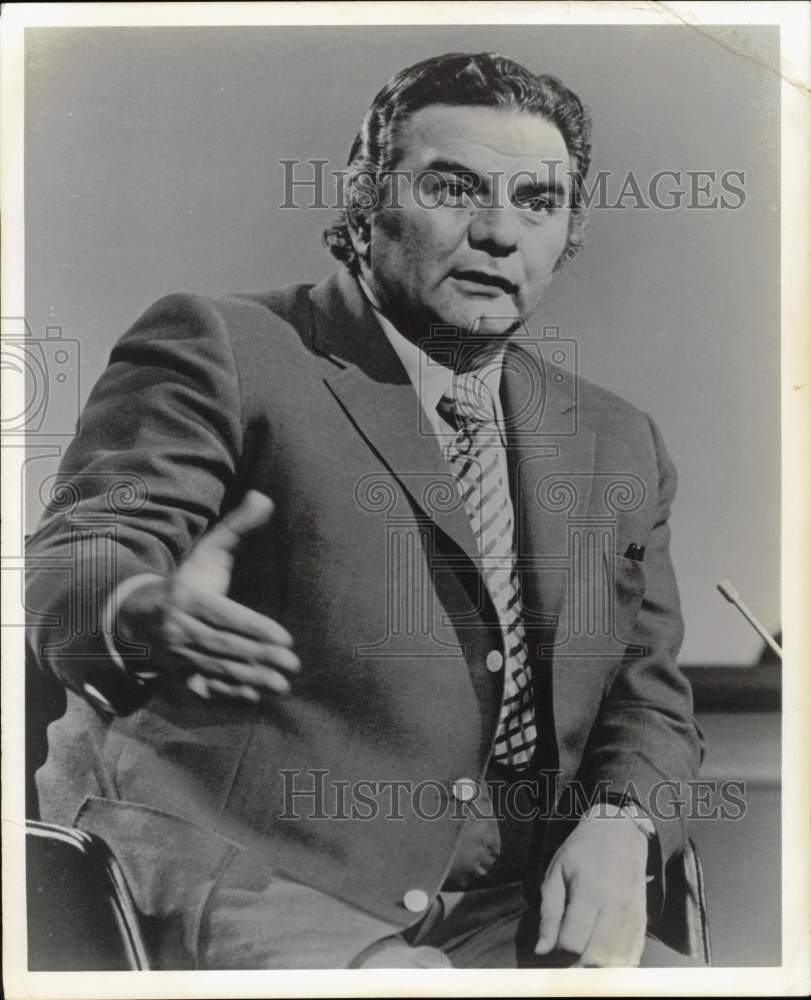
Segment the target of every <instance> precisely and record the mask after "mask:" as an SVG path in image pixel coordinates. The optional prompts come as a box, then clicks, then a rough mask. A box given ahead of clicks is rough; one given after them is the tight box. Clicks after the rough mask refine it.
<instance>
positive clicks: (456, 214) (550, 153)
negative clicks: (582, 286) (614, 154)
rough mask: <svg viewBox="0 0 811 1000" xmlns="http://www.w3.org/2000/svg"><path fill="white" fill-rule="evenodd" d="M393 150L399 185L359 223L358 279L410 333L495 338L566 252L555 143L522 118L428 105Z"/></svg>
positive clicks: (540, 126) (562, 160)
mask: <svg viewBox="0 0 811 1000" xmlns="http://www.w3.org/2000/svg"><path fill="white" fill-rule="evenodd" d="M397 144H398V148H399V150H400V153H401V155H400V157H399V160H398V162H397V163H396V166H395V168H394V169H395V170H396V171H398V172H399V173H401V179H399V180H397V178H396V177H395V178H394V179H393V180H392V182H391V183H392V184H395V183H396V184H397V188H396V197H395V196H394V194H393V192H392V191H385V190H384V192H383V193H382V197H381V202H382V207H381V208H379V209H378V210H377V211H376V212H374V213H373V214H372V215H371V217H370V218H369V220H368V221H369V224H370V228H369V231H368V240H369V246H368V266H364V267H363V274H364V277H365V278H366V280H367V281H368V282H369V284H370V285H371V287H372V290H373V291H374V293H375V294H376V295H377V297H378V300H379V302H380V304H381V306H382V308H383V311H384V312H385V313H386V314H387V315H388V316H389V318H390V319H391V320H392V321H393V322H394V323H395V324H396V325H397V326H399V327H400V329H402V331H403V332H404V333H406V334H407V335H409V336H411V337H412V338H417V339H421V338H423V337H427V336H428V335H429V332H430V329H431V326H432V324H443V325H445V324H447V325H452V326H455V327H458V328H460V329H461V330H462V331H464V332H469V331H471V330H475V331H476V332H477V333H478V334H479V335H484V336H486V337H488V338H490V337H492V338H499V337H501V336H504V335H505V334H507V333H509V332H510V331H511V330H513V329H515V327H516V325H517V322H518V321H519V320H520V319H522V318H524V317H527V316H529V315H530V313H532V311H533V310H534V309H535V307H536V306H537V305H538V302H539V301H540V299H541V296H542V294H543V291H544V289H545V288H546V285H547V284H548V282H549V279H550V277H551V275H552V271H553V269H554V267H555V263H556V262H557V260H558V258H559V256H560V254H561V252H562V251H563V249H564V247H565V245H566V239H567V234H568V228H569V207H568V206H569V194H570V183H571V182H570V178H569V168H570V158H569V154H568V151H567V149H566V143H565V142H564V139H563V136H562V135H561V133H560V131H559V130H558V129H557V127H556V126H555V125H553V124H551V123H550V122H548V121H546V120H544V119H543V118H540V117H539V116H537V115H534V114H530V113H527V112H520V111H519V112H514V111H509V110H500V109H496V108H487V107H450V106H446V105H432V106H430V107H427V108H423V109H421V110H420V111H418V112H416V113H415V114H414V115H413V116H412V117H411V118H410V119H409V120H408V121H407V122H406V123H405V125H404V126H403V129H402V132H401V134H400V136H399V137H398V143H397ZM471 183H472V184H473V185H476V186H477V189H476V190H475V191H473V192H471V191H470V186H471Z"/></svg>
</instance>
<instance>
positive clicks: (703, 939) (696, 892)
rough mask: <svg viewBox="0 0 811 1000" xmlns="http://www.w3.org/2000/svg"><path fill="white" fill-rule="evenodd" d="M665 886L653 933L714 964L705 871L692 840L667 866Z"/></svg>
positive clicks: (680, 950) (675, 948)
mask: <svg viewBox="0 0 811 1000" xmlns="http://www.w3.org/2000/svg"><path fill="white" fill-rule="evenodd" d="M665 887H666V892H665V904H664V909H663V911H662V913H661V914H660V916H659V918H658V919H657V921H656V923H655V924H654V925H653V926H652V927H651V930H652V931H653V933H654V934H655V935H656V937H658V938H659V940H660V941H662V943H663V944H666V945H669V946H670V947H671V948H673V949H674V950H675V951H678V952H681V954H683V955H689V956H690V957H691V958H698V959H701V960H702V961H704V962H706V964H707V965H711V964H712V950H711V947H710V927H709V920H708V917H707V899H706V896H705V893H704V871H703V869H702V867H701V859H700V857H699V855H698V848H697V847H696V845H695V844H694V843H693V841H692V840H688V842H687V846H686V847H685V849H684V852H683V853H682V854H677V855H675V856H674V857H672V858H671V859H670V861H669V862H668V863H667V866H666V868H665Z"/></svg>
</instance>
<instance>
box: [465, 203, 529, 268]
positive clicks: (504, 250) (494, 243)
mask: <svg viewBox="0 0 811 1000" xmlns="http://www.w3.org/2000/svg"><path fill="white" fill-rule="evenodd" d="M518 237H519V230H518V220H517V219H516V218H515V216H514V214H513V213H512V212H511V211H510V210H509V208H505V207H503V206H502V207H494V208H485V209H482V210H481V211H478V212H477V213H476V214H475V216H474V217H473V219H472V220H471V223H470V228H469V229H468V241H469V243H470V245H471V247H473V248H474V249H476V250H485V251H486V252H487V253H489V254H490V255H491V256H493V257H507V256H509V254H511V253H514V252H515V251H516V250H517V249H518Z"/></svg>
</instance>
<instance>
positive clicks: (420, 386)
mask: <svg viewBox="0 0 811 1000" xmlns="http://www.w3.org/2000/svg"><path fill="white" fill-rule="evenodd" d="M358 284H359V285H360V287H361V289H362V291H363V294H364V295H365V296H366V298H367V299H368V301H369V305H370V306H371V307H372V310H373V312H374V314H375V316H376V317H377V321H378V323H379V324H380V326H381V328H382V330H383V332H384V333H385V335H386V338H387V340H388V341H389V343H390V344H391V346H392V347H393V348H394V351H395V353H396V354H397V357H398V358H399V359H400V363H401V364H402V366H403V368H405V370H406V374H407V375H408V379H409V381H410V382H411V384H412V385H413V386H414V390H415V392H416V393H417V396H418V398H419V401H420V405H421V406H422V409H423V412H424V413H425V415H426V417H427V418H428V420H429V422H430V423H431V426H432V428H433V430H434V432H435V433H436V434H443V435H444V434H450V433H453V431H452V430H451V428H450V427H448V425H447V424H446V423H445V421H444V420H443V419H442V418H441V417H440V416H439V414H438V413H437V404H438V403H439V401H440V399H441V398H442V396H444V395H449V396H453V375H454V373H453V369H451V368H448V367H446V366H445V365H441V364H439V363H438V362H436V361H434V360H433V358H430V357H429V356H428V355H427V354H426V353H425V351H423V350H421V349H420V348H419V347H417V345H416V344H415V343H414V342H413V341H411V340H409V339H408V337H406V336H404V335H403V334H402V333H400V331H399V330H398V329H397V327H396V326H395V325H394V324H393V323H392V322H391V320H390V319H389V318H388V317H387V316H384V315H383V313H382V312H381V311H380V306H379V303H378V301H377V299H376V297H375V295H374V293H373V292H372V290H371V289H370V288H369V286H368V285H367V283H366V282H365V281H364V280H363V278H362V277H360V275H358ZM503 364H504V351H503V350H502V351H501V352H500V357H499V363H498V364H495V365H488V366H487V369H486V371H485V374H484V382H485V384H486V385H487V388H488V389H489V390H490V392H491V394H492V396H493V401H494V403H495V407H496V419H497V421H498V424H499V428H500V429H501V432H502V437H503V434H504V432H503V428H504V416H503V412H502V409H501V400H500V399H499V389H500V387H501V372H502V369H503Z"/></svg>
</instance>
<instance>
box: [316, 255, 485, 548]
mask: <svg viewBox="0 0 811 1000" xmlns="http://www.w3.org/2000/svg"><path fill="white" fill-rule="evenodd" d="M310 300H311V303H312V308H313V324H314V328H315V338H316V346H317V348H318V349H319V350H320V351H321V352H322V353H324V354H326V355H328V356H329V357H330V358H331V359H332V360H333V361H334V362H335V363H336V366H337V367H336V370H335V372H334V373H333V374H331V375H328V376H327V377H326V379H325V381H326V383H327V386H328V387H329V389H330V391H331V392H332V393H333V395H334V396H335V398H336V399H337V400H338V402H339V404H340V405H341V407H342V408H343V409H344V411H345V412H346V414H347V415H348V416H349V418H350V419H351V420H352V422H353V423H354V425H355V427H356V428H357V430H358V431H359V433H360V434H361V435H362V436H363V437H364V438H365V439H366V441H367V443H368V444H369V445H370V447H371V448H372V449H373V450H374V451H375V452H376V453H377V455H378V456H379V457H380V459H381V460H382V461H383V462H384V463H385V465H386V466H387V467H388V468H389V469H390V471H391V472H392V474H393V475H394V476H395V478H396V479H397V480H398V482H399V483H400V485H401V486H402V487H403V489H404V490H405V491H406V492H407V493H408V495H409V497H410V498H411V500H412V502H413V503H414V504H415V505H416V506H417V507H418V509H419V510H421V511H423V513H424V514H425V515H426V516H427V517H428V518H430V519H431V520H432V521H433V522H434V523H435V524H436V525H437V526H438V527H439V528H440V529H441V530H442V531H443V532H444V533H445V534H446V535H448V536H449V537H450V538H451V539H452V540H453V541H454V542H455V543H456V545H457V546H458V547H459V548H460V549H461V550H462V551H463V552H464V553H465V555H466V556H467V557H468V558H469V559H470V560H471V561H472V562H473V563H474V564H476V565H477V566H478V565H479V553H478V550H477V547H476V542H475V539H474V537H473V532H472V530H471V527H470V522H469V520H468V516H467V514H466V512H465V510H464V507H463V505H462V502H461V498H459V497H458V492H457V487H456V482H455V480H454V477H453V474H452V472H451V471H450V469H449V468H448V465H447V462H446V461H445V459H444V458H443V456H442V453H441V451H440V448H439V445H438V444H437V441H436V439H435V437H434V435H433V434H432V433H430V428H429V427H427V426H426V421H425V417H424V414H423V412H422V408H421V405H420V402H419V399H418V398H417V394H416V392H415V391H414V387H413V386H412V384H411V382H410V381H409V378H408V375H407V374H406V372H405V369H404V368H403V366H402V365H401V364H400V361H399V359H398V357H397V355H396V354H395V352H394V349H393V348H392V347H391V345H390V344H389V341H388V339H387V337H386V335H385V333H384V332H383V330H382V329H381V328H380V325H379V323H378V321H377V319H376V317H375V315H374V313H373V311H372V309H371V307H370V306H369V304H368V302H367V300H366V298H365V296H364V295H363V293H362V292H361V290H360V288H359V287H358V285H357V283H356V282H355V280H354V279H353V278H352V277H351V276H350V275H349V274H348V273H341V274H338V275H334V276H333V277H331V278H328V279H327V280H326V281H324V282H322V283H321V284H320V285H317V286H316V287H315V288H314V289H312V291H311V292H310Z"/></svg>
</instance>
